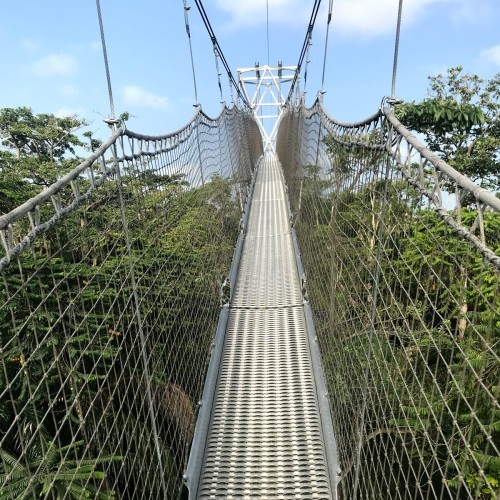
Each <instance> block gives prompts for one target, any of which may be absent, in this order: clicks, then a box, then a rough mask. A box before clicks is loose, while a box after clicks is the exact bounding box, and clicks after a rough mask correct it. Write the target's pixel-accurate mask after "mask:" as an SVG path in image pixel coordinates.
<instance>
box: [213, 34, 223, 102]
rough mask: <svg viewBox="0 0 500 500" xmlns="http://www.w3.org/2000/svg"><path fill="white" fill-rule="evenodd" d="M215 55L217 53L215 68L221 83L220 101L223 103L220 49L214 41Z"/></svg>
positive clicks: (218, 81) (218, 80)
mask: <svg viewBox="0 0 500 500" xmlns="http://www.w3.org/2000/svg"><path fill="white" fill-rule="evenodd" d="M214 55H215V69H216V70H217V84H218V85H219V92H220V102H221V104H222V103H224V96H223V95H222V83H221V81H220V77H221V75H222V73H221V72H220V70H219V51H218V49H217V45H216V44H215V43H214Z"/></svg>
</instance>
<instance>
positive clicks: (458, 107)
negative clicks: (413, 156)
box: [396, 66, 500, 191]
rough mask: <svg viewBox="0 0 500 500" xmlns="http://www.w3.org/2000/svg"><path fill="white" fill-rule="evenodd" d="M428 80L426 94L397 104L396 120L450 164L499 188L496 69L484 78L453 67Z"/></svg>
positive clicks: (499, 90) (499, 105)
mask: <svg viewBox="0 0 500 500" xmlns="http://www.w3.org/2000/svg"><path fill="white" fill-rule="evenodd" d="M429 81H430V86H429V97H428V98H426V99H424V100H422V101H420V102H409V103H405V104H402V105H399V106H398V107H397V110H396V113H397V115H398V118H399V119H400V120H401V121H402V122H403V123H404V124H405V125H406V126H407V127H408V128H410V129H412V130H415V131H417V132H419V133H421V134H423V136H424V139H425V141H426V142H427V144H428V145H429V147H430V148H431V149H432V150H433V151H434V152H436V153H437V154H438V155H439V156H440V157H441V158H443V159H444V160H445V161H446V162H447V163H449V164H450V165H451V166H452V167H454V168H455V169H457V170H458V171H459V172H462V173H464V174H465V175H467V176H468V177H470V178H471V179H472V180H473V181H475V182H479V183H480V184H481V185H482V186H483V187H486V188H489V189H492V190H494V191H498V190H499V189H500V73H499V74H497V75H495V76H494V77H493V78H491V79H490V80H485V79H483V78H480V77H479V76H477V75H473V74H468V73H464V71H463V68H462V67H461V66H457V67H455V68H450V69H449V70H448V71H447V72H446V74H445V75H442V74H439V75H437V76H431V77H429Z"/></svg>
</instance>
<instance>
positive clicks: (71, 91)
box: [59, 84, 80, 99]
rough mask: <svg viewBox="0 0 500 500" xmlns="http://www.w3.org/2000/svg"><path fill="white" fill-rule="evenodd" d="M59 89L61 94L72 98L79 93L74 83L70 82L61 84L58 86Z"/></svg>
mask: <svg viewBox="0 0 500 500" xmlns="http://www.w3.org/2000/svg"><path fill="white" fill-rule="evenodd" d="M59 90H60V92H61V94H63V95H65V96H66V97H71V98H73V99H74V98H75V97H78V96H79V95H80V91H79V90H78V88H76V87H75V86H74V85H71V84H66V85H61V86H60V87H59Z"/></svg>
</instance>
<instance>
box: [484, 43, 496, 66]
mask: <svg viewBox="0 0 500 500" xmlns="http://www.w3.org/2000/svg"><path fill="white" fill-rule="evenodd" d="M481 57H482V58H484V59H486V60H487V61H489V62H491V63H493V64H495V65H496V66H500V44H498V45H495V46H494V47H490V48H489V49H485V50H483V51H482V52H481Z"/></svg>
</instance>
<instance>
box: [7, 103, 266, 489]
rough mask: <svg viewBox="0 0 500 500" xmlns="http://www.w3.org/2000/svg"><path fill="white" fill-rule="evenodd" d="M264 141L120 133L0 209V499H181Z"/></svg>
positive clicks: (208, 126)
mask: <svg viewBox="0 0 500 500" xmlns="http://www.w3.org/2000/svg"><path fill="white" fill-rule="evenodd" d="M261 154H262V142H261V138H260V133H259V131H258V128H257V125H256V124H255V123H254V121H253V119H252V118H251V117H250V116H249V115H248V114H247V113H246V112H243V111H241V110H238V109H235V108H233V109H231V110H228V109H226V108H225V109H224V110H223V112H222V113H221V115H220V116H219V117H218V118H217V119H215V120H212V119H210V118H208V117H207V116H206V115H204V114H203V113H202V112H201V111H200V112H198V113H197V114H196V116H195V117H194V119H193V120H192V121H191V122H190V123H189V124H188V125H187V126H186V127H185V128H184V129H182V130H180V131H179V132H176V133H173V134H170V135H168V136H162V137H149V136H142V135H139V134H135V133H133V132H130V131H127V130H125V131H123V130H121V129H120V130H118V131H117V132H116V133H115V134H114V135H113V137H112V138H111V139H110V141H108V143H106V144H105V145H104V146H103V147H102V148H100V149H99V150H97V151H96V152H95V153H94V154H93V155H92V157H91V158H90V159H89V160H87V161H85V162H83V163H82V164H81V165H80V166H79V167H78V169H76V170H75V171H73V172H72V173H70V174H69V175H68V176H66V177H65V178H63V179H62V180H61V181H59V182H58V183H57V184H56V185H55V186H52V187H51V188H49V190H48V191H46V192H44V193H41V194H40V195H39V196H38V197H36V198H34V199H32V200H30V201H28V202H27V203H25V204H24V205H22V206H21V207H19V208H17V209H15V210H13V211H12V212H10V213H9V214H6V215H3V216H1V217H0V230H1V231H0V236H1V240H2V245H1V246H0V248H1V253H0V259H1V260H0V282H1V287H0V349H1V360H0V363H1V365H2V366H1V370H0V457H1V458H0V498H9V499H10V498H41V497H42V498H83V497H90V498H103V499H104V498H111V497H115V496H116V497H117V498H134V499H135V498H137V499H139V498H144V499H149V498H177V496H178V494H179V488H180V483H181V474H182V471H183V468H184V466H185V464H186V461H187V455H188V452H189V446H190V443H191V438H192V433H193V430H194V423H195V412H196V403H197V401H198V399H199V397H200V394H201V390H202V386H203V380H204V375H205V371H206V367H207V362H208V359H209V355H210V348H211V343H212V339H213V335H214V333H215V328H216V325H217V320H218V315H219V308H220V289H221V284H222V282H223V281H224V278H225V277H226V275H227V273H228V271H229V266H230V263H231V258H232V253H233V249H234V244H235V242H236V238H237V235H238V232H239V221H240V217H241V213H242V207H243V203H244V201H245V197H246V195H247V186H248V185H249V181H250V178H251V174H252V170H253V168H254V164H255V161H256V159H257V158H258V156H260V155H261Z"/></svg>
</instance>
